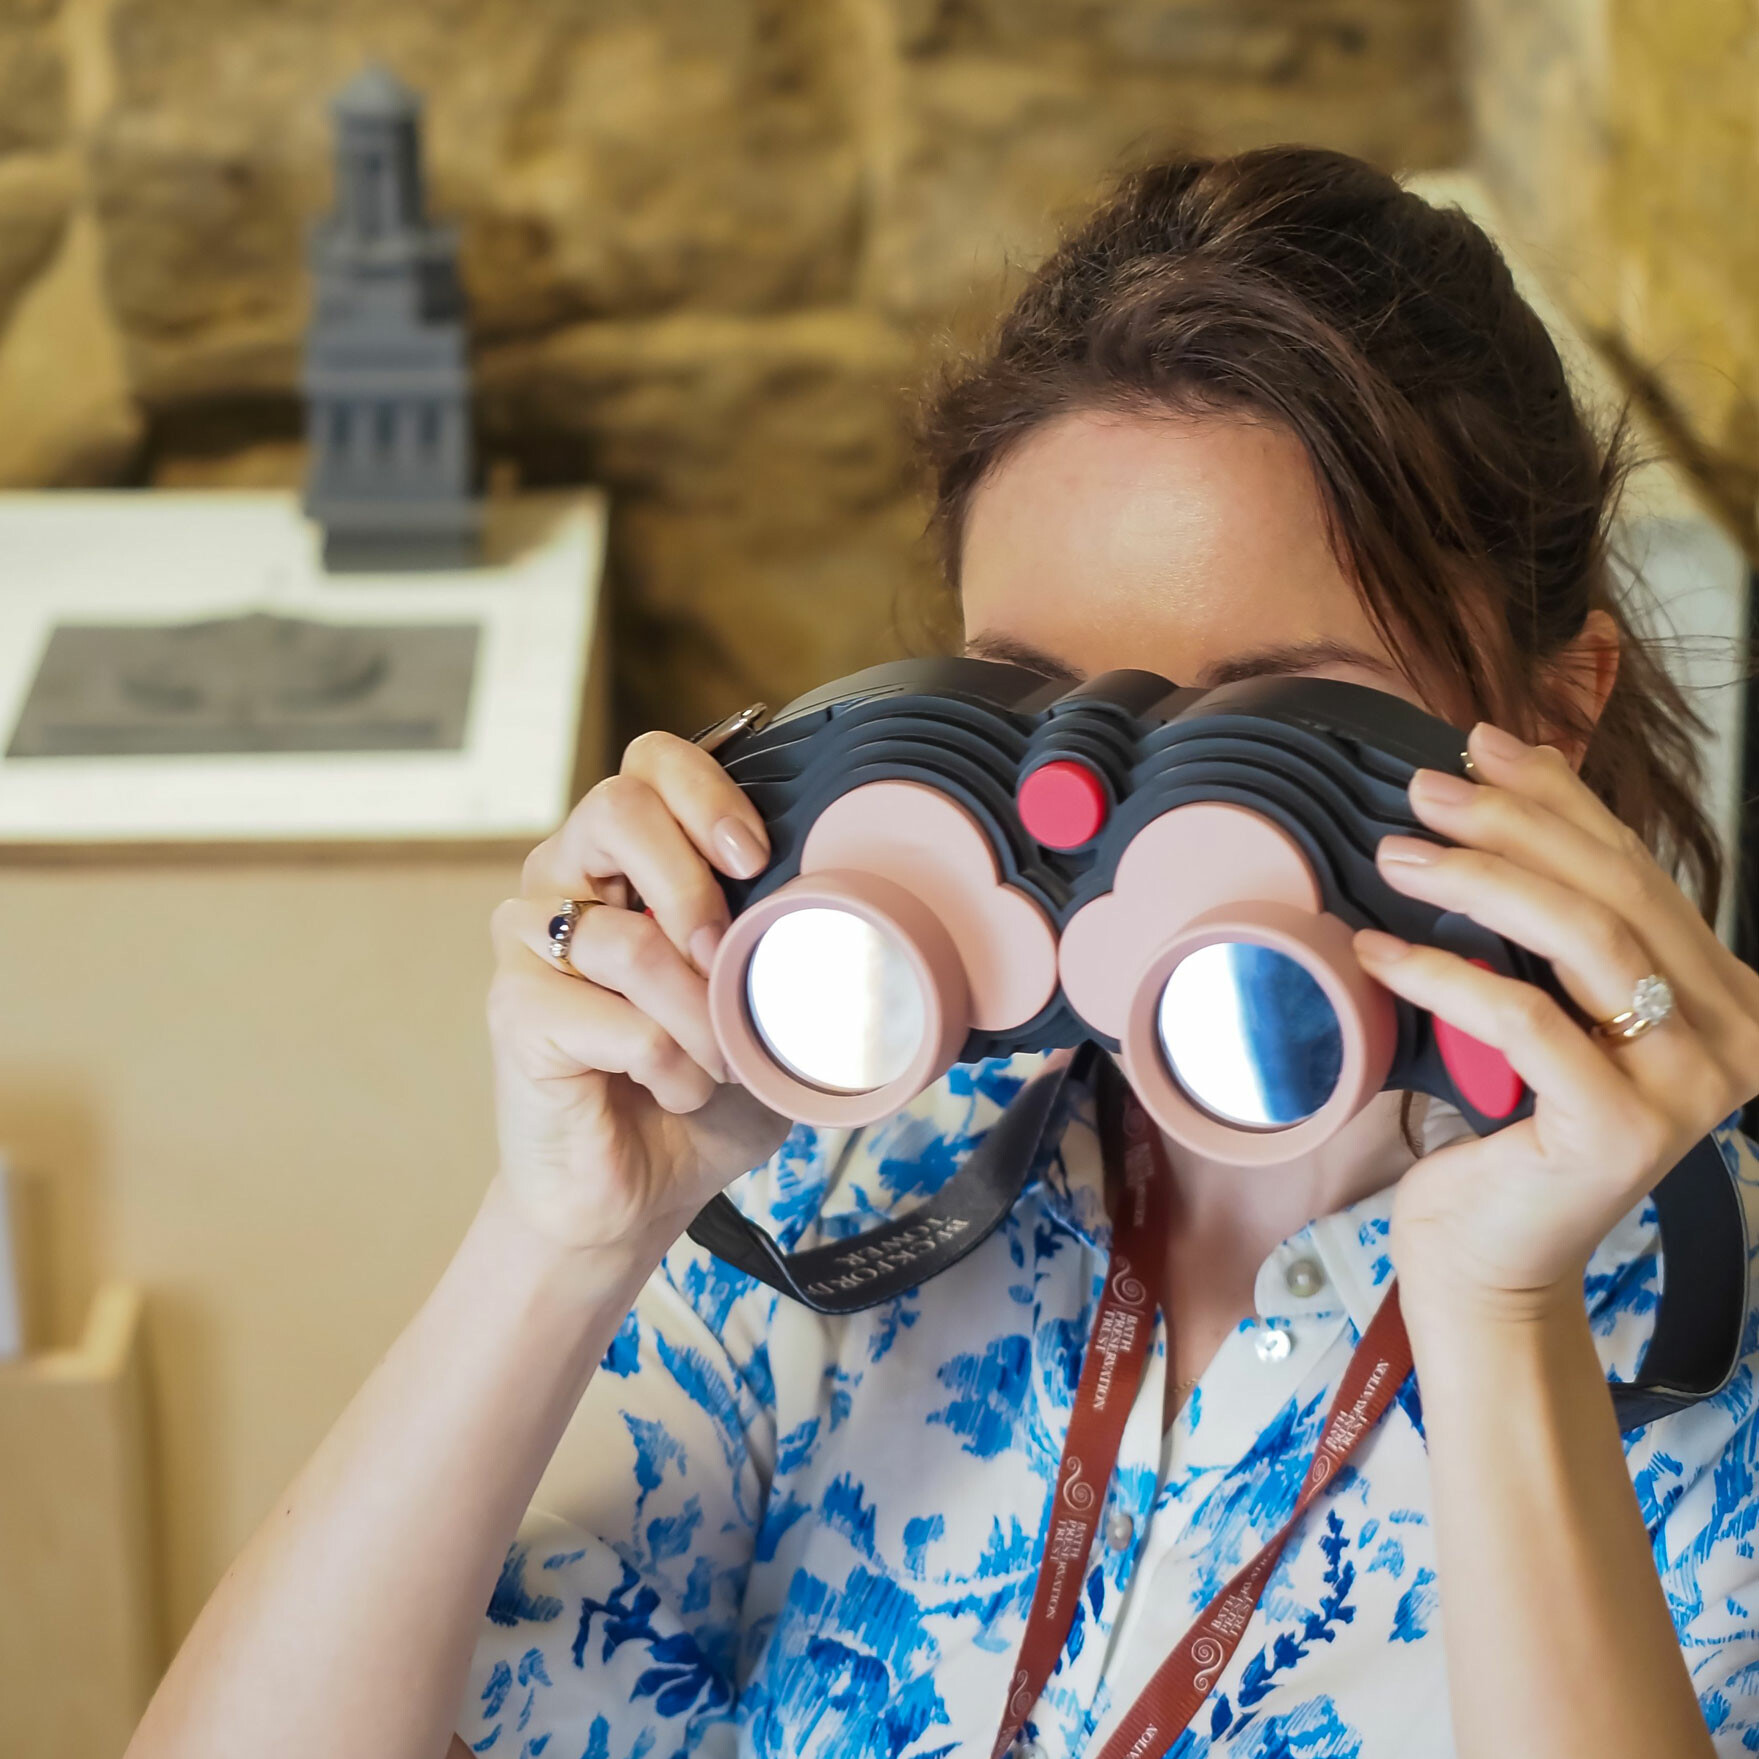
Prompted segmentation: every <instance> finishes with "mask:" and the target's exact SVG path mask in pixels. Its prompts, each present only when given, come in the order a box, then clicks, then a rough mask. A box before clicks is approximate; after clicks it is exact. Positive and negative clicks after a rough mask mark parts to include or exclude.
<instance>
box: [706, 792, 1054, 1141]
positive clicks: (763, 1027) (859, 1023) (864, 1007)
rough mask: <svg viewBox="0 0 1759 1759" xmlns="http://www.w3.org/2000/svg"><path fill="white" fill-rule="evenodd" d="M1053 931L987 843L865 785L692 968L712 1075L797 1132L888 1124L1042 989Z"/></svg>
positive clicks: (945, 817) (950, 810)
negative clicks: (978, 1034) (725, 1076)
mask: <svg viewBox="0 0 1759 1759" xmlns="http://www.w3.org/2000/svg"><path fill="white" fill-rule="evenodd" d="M1056 981H1057V954H1056V933H1055V930H1054V929H1053V928H1052V926H1051V923H1050V919H1049V918H1048V917H1047V916H1046V915H1045V913H1044V911H1043V910H1042V909H1041V908H1040V907H1039V906H1038V905H1037V904H1036V903H1034V902H1033V900H1032V899H1030V898H1028V897H1027V896H1026V895H1025V894H1024V893H1023V892H1021V891H1019V890H1018V889H1016V888H1014V887H1011V886H1007V885H1004V884H1003V883H1002V879H1001V875H1000V872H999V870H998V868H997V865H996V859H995V855H994V852H993V851H992V849H991V847H990V844H989V840H988V837H987V835H986V833H985V832H984V831H983V830H982V828H981V827H980V826H979V825H978V824H977V822H976V820H975V819H973V818H972V816H971V815H970V814H969V813H968V812H966V810H965V809H964V808H963V807H962V806H960V805H958V804H957V803H956V802H954V801H952V800H950V799H948V797H947V796H946V795H944V794H942V793H940V792H938V791H937V790H935V789H933V788H929V787H925V786H923V785H922V784H921V783H919V782H893V781H886V782H869V783H867V784H865V785H864V786H862V787H859V788H855V789H852V790H851V791H850V792H849V793H847V794H845V795H843V796H841V797H840V798H839V799H837V800H836V801H834V802H833V803H832V804H831V805H830V806H829V807H827V808H826V809H825V811H824V812H822V813H821V814H820V815H819V817H818V819H817V820H816V821H815V822H814V824H813V827H812V830H811V832H810V833H809V835H808V836H807V839H806V842H805V845H804V847H803V848H802V851H801V859H800V873H799V875H798V877H797V878H794V879H791V880H789V881H788V882H787V883H786V884H785V885H783V886H780V887H778V888H777V889H776V890H775V891H774V892H772V893H770V894H769V895H768V896H767V897H765V898H762V899H760V900H759V901H758V902H757V903H756V904H754V905H752V906H750V907H749V908H747V909H746V910H744V911H742V912H741V913H740V915H739V916H737V917H736V918H735V919H734V922H733V926H732V927H731V928H730V929H729V930H728V931H727V933H726V935H725V936H724V937H723V939H722V941H721V945H720V947H719V949H718V950H717V952H716V954H715V962H714V967H713V969H712V970H711V972H710V973H709V1013H710V1016H711V1019H712V1020H713V1023H714V1028H715V1034H716V1037H717V1038H718V1039H719V1041H720V1046H721V1051H722V1054H723V1055H724V1056H725V1057H726V1059H727V1065H728V1067H729V1068H730V1069H731V1070H732V1071H733V1073H734V1075H735V1076H737V1077H738V1079H739V1080H740V1081H741V1082H743V1083H744V1085H745V1086H746V1087H748V1088H750V1090H751V1091H752V1092H753V1093H755V1094H756V1095H757V1097H758V1098H759V1099H761V1100H763V1102H764V1103H765V1104H766V1105H770V1106H773V1107H774V1108H775V1109H776V1110H777V1111H779V1112H781V1113H783V1114H784V1115H785V1116H787V1117H790V1118H798V1119H800V1120H801V1121H802V1122H803V1123H809V1124H822V1125H838V1126H844V1127H854V1126H857V1125H861V1124H871V1123H875V1122H877V1121H878V1120H879V1119H881V1118H884V1117H887V1116H889V1115H890V1114H891V1113H892V1112H894V1111H896V1110H897V1109H898V1108H899V1107H900V1106H902V1105H903V1104H904V1103H905V1102H906V1101H907V1100H910V1099H913V1098H914V1097H915V1096H916V1095H917V1094H918V1093H920V1092H921V1091H922V1089H923V1088H925V1087H927V1086H928V1085H929V1084H930V1083H931V1082H933V1081H936V1080H938V1079H939V1078H940V1077H941V1076H942V1075H943V1074H944V1073H945V1072H946V1071H947V1069H948V1068H949V1067H951V1065H952V1064H953V1062H954V1061H955V1060H956V1059H957V1058H958V1055H959V1052H960V1049H961V1047H962V1046H963V1045H964V1043H965V1041H966V1039H967V1038H968V1037H969V1036H970V1034H971V1032H972V1031H973V1029H974V1028H975V1029H978V1030H983V1031H1005V1030H1007V1029H1008V1028H1010V1027H1015V1026H1019V1025H1021V1024H1023V1023H1024V1022H1025V1021H1028V1020H1030V1019H1031V1018H1032V1017H1033V1016H1034V1015H1035V1014H1037V1013H1038V1012H1039V1011H1040V1010H1041V1009H1042V1008H1043V1007H1044V1006H1045V1004H1046V1003H1047V1002H1048V1001H1049V1000H1050V999H1051V997H1052V995H1053V994H1054V993H1055V990H1056Z"/></svg>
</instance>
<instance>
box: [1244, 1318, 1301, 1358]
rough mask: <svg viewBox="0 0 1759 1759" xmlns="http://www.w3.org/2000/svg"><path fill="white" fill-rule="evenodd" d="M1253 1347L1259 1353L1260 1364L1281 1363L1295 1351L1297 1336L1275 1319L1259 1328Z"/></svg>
mask: <svg viewBox="0 0 1759 1759" xmlns="http://www.w3.org/2000/svg"><path fill="white" fill-rule="evenodd" d="M1252 1347H1253V1348H1254V1349H1255V1350H1256V1351H1257V1352H1258V1360H1259V1361H1260V1362H1281V1361H1282V1360H1283V1358H1284V1357H1285V1356H1287V1355H1288V1353H1289V1352H1290V1351H1291V1350H1292V1349H1294V1347H1295V1334H1294V1333H1293V1332H1292V1331H1290V1330H1289V1328H1288V1327H1287V1326H1286V1325H1282V1324H1279V1323H1278V1322H1277V1321H1276V1320H1274V1319H1273V1320H1270V1321H1269V1322H1268V1323H1266V1324H1264V1325H1261V1326H1260V1327H1259V1328H1258V1336H1257V1337H1255V1338H1254V1339H1253V1340H1252Z"/></svg>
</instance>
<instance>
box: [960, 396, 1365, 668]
mask: <svg viewBox="0 0 1759 1759" xmlns="http://www.w3.org/2000/svg"><path fill="white" fill-rule="evenodd" d="M960 578H961V600H962V605H963V610H964V616H965V633H966V637H967V640H968V642H969V643H970V644H971V647H972V651H974V652H987V653H991V654H993V655H994V656H995V657H998V658H1014V659H1016V660H1025V661H1027V663H1033V662H1032V659H1031V658H1030V657H1029V656H1037V659H1038V660H1039V661H1041V662H1050V663H1051V665H1052V667H1053V668H1054V670H1055V671H1057V672H1067V673H1073V674H1083V675H1085V674H1091V673H1094V672H1098V671H1105V670H1109V669H1111V668H1113V667H1117V666H1141V667H1146V668H1148V669H1150V670H1153V671H1158V672H1163V673H1165V674H1166V675H1167V676H1168V677H1171V678H1175V679H1177V680H1178V681H1180V682H1181V683H1199V682H1202V683H1221V682H1225V681H1226V679H1227V678H1228V677H1232V676H1239V675H1241V673H1242V672H1248V671H1250V672H1262V671H1297V670H1298V671H1322V672H1329V673H1331V674H1333V675H1337V676H1349V677H1358V676H1361V675H1362V674H1363V673H1364V672H1365V671H1366V672H1368V673H1376V672H1378V673H1382V674H1384V676H1383V677H1380V678H1375V677H1372V676H1368V677H1363V681H1364V682H1377V683H1379V686H1380V688H1383V689H1392V688H1397V687H1398V685H1399V682H1400V673H1399V669H1398V668H1397V666H1396V665H1395V664H1394V662H1393V658H1392V656H1391V655H1390V654H1389V653H1388V651H1387V649H1386V646H1385V643H1384V642H1383V641H1382V639H1381V637H1380V635H1379V633H1378V632H1377V631H1376V629H1375V628H1374V626H1373V624H1372V622H1371V621H1370V619H1369V617H1368V614H1367V612H1366V610H1365V609H1364V607H1363V605H1362V602H1361V599H1360V597H1359V595H1358V594H1357V591H1356V589H1355V587H1354V585H1353V584H1352V582H1351V581H1350V579H1349V577H1348V576H1347V575H1346V573H1345V572H1344V569H1343V567H1342V566H1341V565H1340V563H1339V561H1338V558H1337V556H1336V554H1335V552H1334V551H1333V548H1332V543H1331V536H1330V531H1329V528H1328V526H1327V523H1326V518H1325V509H1324V504H1323V501H1322V500H1321V497H1320V492H1319V487H1318V484H1317V482H1316V481H1315V480H1314V476H1313V472H1312V469H1311V467H1310V466H1309V464H1308V461H1307V455H1306V453H1305V451H1304V450H1303V448H1302V446H1301V443H1300V441H1299V440H1298V439H1296V437H1295V436H1294V435H1293V434H1292V433H1290V432H1288V431H1287V430H1286V429H1283V428H1280V427H1278V426H1276V425H1274V424H1272V423H1269V422H1264V421H1256V420H1253V419H1251V418H1249V417H1244V416H1237V415H1203V416H1184V415H1172V414H1168V415H1159V414H1154V415H1149V414H1123V413H1117V412H1110V411H1084V412H1077V413H1074V414H1070V415H1066V416H1062V417H1059V418H1058V419H1057V420H1055V421H1053V422H1049V423H1047V424H1046V425H1045V426H1044V427H1043V428H1041V429H1039V430H1038V431H1037V432H1035V433H1034V434H1032V435H1030V436H1029V437H1028V438H1027V439H1026V440H1025V441H1024V442H1022V443H1021V444H1020V445H1019V446H1018V447H1017V448H1016V449H1015V450H1014V451H1013V452H1011V453H1009V454H1008V455H1007V456H1006V457H1005V458H1004V459H1003V460H1002V462H1001V463H1000V464H999V465H998V466H997V467H996V468H995V469H994V470H993V471H992V472H991V473H990V475H989V476H988V477H987V478H986V479H985V481H984V482H983V484H982V485H981V486H980V487H979V489H978V490H977V491H976V493H975V494H974V495H973V497H972V501H971V506H970V511H969V516H968V518H967V521H966V528H965V541H964V547H963V551H962V556H961V575H960ZM1006 649H1011V650H1012V651H1004V650H1006Z"/></svg>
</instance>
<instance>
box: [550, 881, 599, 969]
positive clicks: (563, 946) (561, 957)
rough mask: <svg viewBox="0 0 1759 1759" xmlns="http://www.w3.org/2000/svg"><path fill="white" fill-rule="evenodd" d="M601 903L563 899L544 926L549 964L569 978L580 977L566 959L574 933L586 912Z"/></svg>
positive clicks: (591, 899) (583, 899)
mask: <svg viewBox="0 0 1759 1759" xmlns="http://www.w3.org/2000/svg"><path fill="white" fill-rule="evenodd" d="M603 903H604V899H603V898H564V899H563V900H562V903H561V905H560V907H559V908H558V909H557V911H556V914H555V915H554V916H552V917H551V918H550V920H549V922H548V924H547V925H546V931H547V933H548V934H549V937H550V944H549V946H548V947H547V948H546V949H545V950H546V951H547V952H548V953H549V955H550V962H551V963H552V964H553V965H555V966H556V967H557V969H558V970H560V971H563V972H565V973H566V974H567V975H568V976H570V977H578V976H579V975H580V973H579V972H578V971H576V970H575V968H574V963H573V961H572V960H571V959H570V958H569V957H568V952H569V949H570V948H571V947H572V946H573V944H574V931H575V929H576V928H577V927H578V926H579V924H580V919H581V917H583V916H584V915H585V914H586V913H587V911H589V910H590V909H591V908H592V907H593V906H594V905H595V904H603Z"/></svg>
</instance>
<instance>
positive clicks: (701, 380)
mask: <svg viewBox="0 0 1759 1759" xmlns="http://www.w3.org/2000/svg"><path fill="white" fill-rule="evenodd" d="M1454 12H1455V7H1454V4H1453V0H420V3H419V4H418V3H416V0H386V3H383V4H377V5H374V6H373V7H371V8H366V7H360V6H358V5H349V4H344V3H343V0H0V94H3V97H0V317H3V316H5V315H6V314H9V318H7V328H6V329H5V331H4V333H0V481H6V482H10V483H15V484H24V483H55V482H104V481H140V482H153V483H161V484H177V483H200V482H232V483H261V482H284V481H293V480H297V475H298V468H299V461H298V452H297V444H296V441H297V429H298V412H297V406H296V403H295V400H294V396H293V386H294V382H295V373H296V366H297V358H298V345H299V335H300V329H301V325H302V323H303V318H304V299H305V286H304V277H303V272H302V266H301V253H302V238H303V234H304V229H305V227H306V226H307V224H308V223H309V221H310V219H311V218H312V217H313V216H314V215H315V214H316V213H318V212H319V211H320V210H321V209H322V207H323V206H324V204H325V202H326V200H327V190H328V134H327V123H326V118H325V112H324V99H325V96H326V94H328V93H329V92H330V91H331V90H332V89H334V88H335V87H336V86H338V85H339V84H340V83H341V82H342V81H343V80H344V79H345V78H346V77H347V76H348V75H349V74H350V73H352V72H353V71H354V70H355V69H356V68H357V67H358V66H359V65H360V63H361V62H362V61H363V60H364V59H365V58H367V57H369V56H373V57H379V58H382V59H383V60H385V61H386V62H387V63H388V64H389V65H390V66H391V67H393V68H394V69H395V70H396V71H397V72H398V73H399V74H401V75H402V76H403V77H405V78H406V79H408V80H409V81H411V82H412V83H413V84H415V85H416V86H418V87H419V88H420V89H421V90H423V91H424V92H425V93H426V95H427V98H428V158H429V165H430V171H431V185H432V189H433V193H434V205H435V206H436V207H437V209H438V210H439V211H441V212H442V213H444V214H446V215H448V216H452V217H455V218H456V219H457V220H458V221H459V222H460V223H461V225H462V229H463V237H464V251H465V270H466V279H467V283H468V286H469V289H470V293H471V298H472V302H473V319H474V325H475V329H476V334H477V338H478V343H479V367H480V373H481V385H482V394H481V404H480V419H481V427H482V435H483V441H484V450H485V453H486V455H487V456H488V457H489V458H490V459H491V461H496V462H498V463H499V465H500V466H501V470H502V473H503V475H505V474H507V473H508V472H510V471H511V472H517V473H518V475H519V476H520V477H521V478H522V479H523V480H525V481H527V482H537V481H541V482H558V481H563V482H565V481H582V480H589V479H590V480H597V481H601V482H604V483H606V484H608V485H609V486H610V488H611V489H612V491H613V494H614V496H615V506H616V517H615V523H614V534H613V545H614V568H615V584H616V591H617V595H618V606H619V612H618V626H617V643H618V644H617V650H616V651H617V664H618V671H619V680H620V685H621V690H622V706H623V716H624V720H625V723H626V725H630V726H634V725H639V724H649V723H661V724H666V725H670V726H674V727H680V728H688V727H690V726H692V725H695V724H699V723H700V722H702V721H705V720H707V719H709V718H710V717H711V716H713V715H716V714H719V713H721V712H723V711H724V710H725V709H727V708H728V707H729V706H731V705H735V704H737V703H740V702H743V701H745V700H747V699H749V698H751V697H753V696H758V695H762V696H767V697H769V698H771V699H772V700H775V699H777V698H779V697H783V696H786V695H787V694H789V693H791V692H793V691H795V690H797V689H799V688H802V687H804V686H805V685H807V684H810V683H813V682H817V681H819V680H820V679H822V678H824V677H826V676H829V675H832V674H834V673H835V672H837V671H838V670H840V669H848V668H851V667H853V666H855V665H858V664H861V663H865V662H867V661H869V660H871V659H873V658H875V657H878V656H880V655H882V654H883V653H885V652H888V651H892V650H893V649H895V647H896V645H897V643H898V642H899V641H900V640H921V639H926V638H927V637H926V635H925V634H924V633H923V631H925V630H927V629H929V628H930V627H931V626H932V624H933V623H934V620H935V607H934V603H933V595H932V591H931V590H930V589H929V588H928V585H927V582H928V574H929V570H928V567H927V563H926V558H925V556H924V554H923V551H922V548H921V545H920V541H919V533H920V529H921V524H922V505H921V502H920V499H919V496H918V492H917V487H916V484H915V482H914V479H913V474H912V470H911V465H910V459H909V453H908V447H907V445H906V443H905V435H904V418H905V415H906V412H907V410H908V407H909V399H910V393H911V388H912V387H913V386H914V385H915V384H916V383H917V382H918V380H919V379H920V377H921V375H922V372H923V370H924V366H925V363H926V362H927V361H928V359H929V357H930V356H931V355H932V354H933V353H934V352H935V351H936V350H937V349H938V348H940V347H943V346H944V345H945V342H944V338H945V337H946V336H947V335H948V334H949V333H954V332H959V331H961V330H968V329H969V328H970V327H972V326H973V325H974V324H975V323H976V321H978V319H979V318H980V317H981V316H982V315H984V314H987V313H988V312H989V311H991V310H993V308H994V306H995V303H996V301H997V299H998V298H999V297H1000V294H1001V292H1002V290H1003V288H1004V286H1005V283H1006V280H1007V277H1008V275H1009V273H1010V271H1017V269H1018V267H1019V266H1020V265H1022V264H1024V263H1028V262H1030V261H1031V260H1032V259H1033V258H1034V257H1035V256H1036V255H1037V254H1038V253H1040V252H1041V251H1042V250H1043V249H1044V248H1045V246H1046V245H1047V244H1048V243H1049V242H1050V241H1051V239H1052V238H1053V237H1054V236H1055V233H1056V230H1057V227H1058V225H1059V223H1060V222H1061V221H1062V220H1063V219H1064V218H1065V217H1067V216H1069V215H1070V214H1073V213H1076V212H1078V211H1079V210H1080V209H1081V208H1082V206H1083V205H1084V204H1085V203H1086V202H1088V201H1089V200H1090V199H1091V197H1092V196H1093V194H1094V193H1095V192H1096V190H1098V189H1099V188H1100V187H1102V186H1103V184H1104V182H1105V181H1106V179H1107V178H1108V177H1109V175H1111V174H1112V173H1113V172H1114V171H1115V170H1116V169H1117V168H1118V167H1120V166H1122V165H1125V164H1127V163H1129V162H1130V161H1132V160H1135V159H1140V158H1142V157H1145V156H1147V155H1149V154H1152V153H1154V152H1156V151H1157V150H1162V149H1165V148H1168V147H1171V146H1182V145H1196V146H1202V147H1209V148H1217V149H1232V148H1237V147H1243V146H1247V145H1251V144H1255V143H1261V142H1266V141H1271V140H1285V139H1307V140H1313V141H1318V142H1323V143H1327V144H1331V145H1336V146H1341V147H1344V148H1346V149H1349V150H1352V151H1355V152H1359V153H1362V154H1365V155H1366V156H1368V157H1370V158H1373V159H1375V160H1377V161H1380V162H1382V163H1385V164H1387V165H1389V166H1393V167H1395V168H1407V167H1421V166H1430V165H1437V164H1445V163H1449V162H1453V161H1454V160H1456V159H1457V158H1458V157H1459V156H1460V154H1461V152H1462V149H1463V140H1464V137H1463V122H1462V117H1463V105H1462V103H1461V101H1460V95H1459V88H1460V81H1459V78H1458V73H1457V67H1456V57H1455V44H1454V40H1453V33H1452V22H1453V18H1454ZM45 290H47V292H45ZM48 294H52V295H53V297H48V296H47V295H48Z"/></svg>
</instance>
